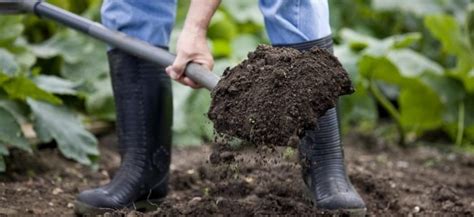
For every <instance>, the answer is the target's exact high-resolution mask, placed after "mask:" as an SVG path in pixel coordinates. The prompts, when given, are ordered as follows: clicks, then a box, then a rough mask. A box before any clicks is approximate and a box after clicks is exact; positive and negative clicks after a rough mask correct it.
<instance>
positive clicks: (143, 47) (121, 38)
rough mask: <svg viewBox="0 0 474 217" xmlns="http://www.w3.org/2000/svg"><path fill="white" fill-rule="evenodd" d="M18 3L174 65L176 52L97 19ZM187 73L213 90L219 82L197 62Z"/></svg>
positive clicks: (26, 1)
mask: <svg viewBox="0 0 474 217" xmlns="http://www.w3.org/2000/svg"><path fill="white" fill-rule="evenodd" d="M18 4H20V7H21V8H22V10H23V11H25V12H30V13H35V14H36V15H37V16H39V17H45V18H48V19H50V20H53V21H57V22H59V23H61V24H63V25H65V26H67V27H70V28H72V29H75V30H78V31H80V32H83V33H85V34H87V35H90V36H91V37H93V38H95V39H98V40H99V41H102V42H105V43H107V44H108V45H110V46H112V47H115V48H119V49H121V50H123V51H125V52H127V53H129V54H132V55H134V56H137V57H140V58H143V59H145V60H148V61H150V62H153V63H156V64H158V65H160V66H165V67H166V66H169V65H172V64H173V62H174V59H175V58H176V56H175V55H173V54H171V53H170V52H168V51H166V50H164V49H161V48H158V47H155V46H153V45H151V44H149V43H147V42H144V41H141V40H138V39H135V38H132V37H130V36H127V35H125V34H124V33H121V32H118V31H113V30H110V29H107V28H105V27H104V26H103V25H101V24H99V23H97V22H93V21H91V20H88V19H86V18H83V17H81V16H78V15H76V14H73V13H71V12H68V11H66V10H63V9H61V8H58V7H56V6H54V5H51V4H48V3H46V2H42V1H39V0H35V1H32V0H20V1H19V2H18ZM184 74H185V75H186V76H187V77H189V78H190V79H191V80H193V81H194V82H196V83H198V84H200V85H202V86H203V87H205V88H207V89H208V90H212V89H213V88H214V87H215V86H216V85H217V82H218V81H219V77H218V76H217V75H215V74H214V73H212V72H211V71H209V70H208V69H206V68H204V67H203V66H201V65H199V64H196V63H189V64H188V65H187V67H186V69H185V72H184Z"/></svg>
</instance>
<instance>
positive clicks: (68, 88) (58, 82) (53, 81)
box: [33, 75, 77, 95]
mask: <svg viewBox="0 0 474 217" xmlns="http://www.w3.org/2000/svg"><path fill="white" fill-rule="evenodd" d="M33 81H34V82H35V83H36V85H38V87H39V88H41V89H43V90H46V91H48V92H50V93H55V94H64V95H76V94H77V91H76V90H75V88H76V87H77V85H76V84H74V83H73V82H71V81H68V80H65V79H62V78H60V77H57V76H52V75H40V76H36V77H35V78H34V79H33Z"/></svg>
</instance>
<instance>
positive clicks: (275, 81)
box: [208, 45, 354, 146]
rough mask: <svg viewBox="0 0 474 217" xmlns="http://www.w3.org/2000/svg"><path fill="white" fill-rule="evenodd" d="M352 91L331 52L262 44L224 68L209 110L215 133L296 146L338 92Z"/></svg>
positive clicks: (349, 82)
mask: <svg viewBox="0 0 474 217" xmlns="http://www.w3.org/2000/svg"><path fill="white" fill-rule="evenodd" d="M352 92H354V89H353V87H352V84H351V81H350V79H349V76H348V73H347V72H346V71H345V70H344V68H343V67H342V65H341V63H340V62H339V61H338V60H337V58H336V57H334V56H333V55H332V54H330V53H329V52H328V51H326V50H323V49H319V48H316V47H314V48H312V49H311V50H309V51H306V52H300V51H298V50H296V49H293V48H277V47H271V46H268V45H260V46H258V47H257V49H256V51H254V52H251V53H249V54H248V59H247V60H244V61H243V62H242V63H241V64H239V65H237V66H236V67H234V68H232V69H226V70H225V72H224V75H223V77H222V79H221V80H220V81H219V83H218V85H217V87H216V88H214V90H213V91H212V94H211V96H212V103H211V107H210V110H209V113H208V115H209V118H210V119H211V120H212V121H213V123H214V127H215V129H216V131H217V133H220V134H227V135H230V136H235V137H239V138H241V139H244V140H247V141H250V142H252V143H254V144H257V145H260V144H273V145H282V146H285V145H295V144H292V143H295V139H294V138H298V137H301V136H303V132H304V129H308V128H312V127H315V126H316V123H317V119H318V118H319V117H320V116H322V115H324V113H325V112H326V110H328V109H330V108H332V107H334V106H335V105H336V101H337V99H338V97H339V96H341V95H345V94H350V93H352ZM297 141H298V139H296V142H297Z"/></svg>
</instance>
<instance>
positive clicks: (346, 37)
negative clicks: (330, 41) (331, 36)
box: [339, 28, 380, 50]
mask: <svg viewBox="0 0 474 217" xmlns="http://www.w3.org/2000/svg"><path fill="white" fill-rule="evenodd" d="M339 35H340V36H341V38H342V39H343V41H344V42H346V43H348V44H349V46H350V48H351V49H353V50H362V49H365V48H367V47H369V46H374V45H376V44H379V43H380V41H379V40H378V39H376V38H373V37H371V36H367V35H364V34H360V33H358V32H355V31H354V30H352V29H347V28H345V29H342V30H341V31H340V32H339Z"/></svg>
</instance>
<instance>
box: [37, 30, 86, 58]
mask: <svg viewBox="0 0 474 217" xmlns="http://www.w3.org/2000/svg"><path fill="white" fill-rule="evenodd" d="M80 34H81V33H78V32H75V31H73V30H64V31H61V32H59V33H57V34H55V35H54V36H53V37H52V38H50V39H49V40H47V41H45V42H43V43H41V44H38V45H33V46H31V49H32V51H33V53H34V54H35V55H36V56H38V57H41V58H45V59H47V58H51V57H55V56H62V57H63V58H64V60H65V61H66V62H67V63H77V62H79V61H80V60H81V59H82V58H85V57H86V56H83V55H82V54H83V51H84V50H87V49H89V50H90V49H94V48H93V47H91V46H85V45H90V43H87V41H88V40H89V39H88V38H86V37H85V36H83V35H80Z"/></svg>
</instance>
